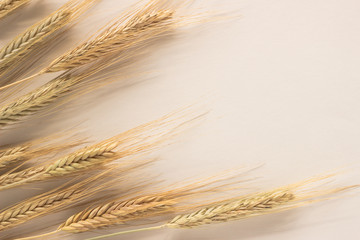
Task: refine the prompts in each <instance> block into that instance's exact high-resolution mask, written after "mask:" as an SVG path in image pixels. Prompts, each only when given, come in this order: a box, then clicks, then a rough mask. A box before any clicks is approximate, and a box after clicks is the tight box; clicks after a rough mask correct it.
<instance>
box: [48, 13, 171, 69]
mask: <svg viewBox="0 0 360 240" xmlns="http://www.w3.org/2000/svg"><path fill="white" fill-rule="evenodd" d="M172 15H173V11H171V10H161V11H152V12H149V13H146V12H145V13H143V12H141V13H140V14H138V15H135V16H134V17H132V18H131V19H130V20H129V21H128V22H127V23H126V24H125V25H124V26H121V25H120V26H116V27H114V26H110V27H109V28H108V29H106V30H105V31H104V32H102V33H101V34H100V35H99V36H97V37H96V38H95V39H93V40H90V41H88V42H85V43H83V44H81V45H80V46H78V47H76V48H75V49H73V50H71V51H70V52H68V53H66V54H64V55H62V56H60V57H59V58H57V59H55V60H54V61H53V62H52V63H51V64H50V65H49V67H47V68H46V69H45V70H44V71H43V72H57V71H62V70H68V69H72V68H75V67H79V66H82V65H85V64H87V63H90V62H93V61H95V60H97V59H99V58H101V57H104V56H107V55H109V54H111V53H114V52H119V51H122V50H125V49H127V48H129V47H130V46H132V45H134V44H136V43H137V40H139V37H141V36H142V35H143V34H144V33H148V34H150V35H151V37H154V36H156V35H157V34H158V33H159V32H163V31H165V30H167V29H168V27H167V26H166V25H168V24H170V22H169V21H167V20H170V19H171V17H172ZM142 37H143V38H144V36H142ZM139 41H140V40H139Z"/></svg>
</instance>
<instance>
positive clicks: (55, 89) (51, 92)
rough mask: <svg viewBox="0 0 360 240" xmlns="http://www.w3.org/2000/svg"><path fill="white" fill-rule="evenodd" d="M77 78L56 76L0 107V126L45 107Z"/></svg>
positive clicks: (65, 91) (67, 89)
mask: <svg viewBox="0 0 360 240" xmlns="http://www.w3.org/2000/svg"><path fill="white" fill-rule="evenodd" d="M76 80H77V78H76V77H71V76H70V75H66V76H62V77H59V78H56V79H54V80H52V81H50V82H48V83H47V84H45V85H43V86H42V87H40V88H38V89H36V90H34V91H32V92H30V93H28V94H26V95H24V96H22V97H20V98H19V99H17V100H15V101H14V102H12V103H10V104H8V105H6V106H4V107H2V108H1V109H0V127H4V126H7V125H9V124H14V123H16V122H18V121H20V120H21V119H23V118H25V117H27V116H30V115H32V114H34V113H36V112H38V111H40V110H41V109H43V108H45V107H46V106H48V105H49V104H51V103H52V102H54V101H55V100H56V99H58V98H60V97H62V96H63V95H64V94H66V93H67V92H69V91H70V88H71V86H72V85H73V84H74V82H75V81H76Z"/></svg>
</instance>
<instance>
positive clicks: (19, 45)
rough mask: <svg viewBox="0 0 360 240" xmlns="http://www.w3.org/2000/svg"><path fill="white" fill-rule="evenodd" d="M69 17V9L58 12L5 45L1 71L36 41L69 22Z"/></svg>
mask: <svg viewBox="0 0 360 240" xmlns="http://www.w3.org/2000/svg"><path fill="white" fill-rule="evenodd" d="M69 17H70V13H69V12H68V11H61V12H57V13H56V14H54V15H52V16H50V17H49V18H47V19H45V20H44V21H42V22H41V23H40V24H38V25H36V26H34V27H32V28H29V29H28V30H27V31H25V32H24V33H23V34H21V35H20V36H18V37H17V38H16V39H14V40H13V41H12V42H10V43H9V44H8V45H6V46H5V47H3V48H2V49H1V50H0V71H2V70H4V69H6V68H7V67H8V66H9V65H11V64H12V63H13V62H15V61H17V57H18V56H21V55H23V54H25V53H26V51H27V50H28V49H30V48H31V47H32V46H33V45H34V44H35V43H37V42H39V41H41V40H42V39H43V38H44V37H46V36H47V35H49V34H50V33H52V32H54V31H55V30H57V29H58V28H60V27H61V26H63V25H64V24H65V23H67V22H68V20H69Z"/></svg>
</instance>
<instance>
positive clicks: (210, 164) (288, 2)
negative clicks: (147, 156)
mask: <svg viewBox="0 0 360 240" xmlns="http://www.w3.org/2000/svg"><path fill="white" fill-rule="evenodd" d="M64 2H65V1H63V0H61V1H55V0H38V1H37V0H34V1H32V2H31V4H30V5H28V6H26V7H24V8H23V9H21V10H19V11H18V12H17V13H15V14H13V15H11V16H9V17H8V18H6V19H4V20H3V21H2V22H0V29H1V34H0V44H1V45H4V44H5V43H6V42H8V41H9V40H11V39H12V38H13V37H14V36H16V35H17V34H19V33H20V32H21V31H23V30H24V29H25V28H26V27H27V26H29V25H31V24H33V23H35V22H36V21H38V20H40V19H41V18H43V17H45V16H46V15H47V14H49V13H50V12H52V11H54V10H55V9H56V8H57V7H59V6H61V5H62V4H63V3H64ZM133 3H135V1H134V0H121V1H119V0H103V1H101V2H100V3H99V4H97V5H96V6H95V7H94V8H93V9H92V10H91V11H90V13H89V15H88V16H87V17H86V18H83V19H82V20H81V21H80V22H79V24H78V25H76V26H75V27H74V28H73V29H72V30H70V31H69V33H68V34H67V37H66V38H65V39H64V40H63V42H62V45H61V46H59V47H58V48H56V49H54V51H53V52H54V55H56V54H55V53H61V52H63V51H64V50H66V49H69V48H70V47H71V46H75V45H76V43H78V42H79V41H80V40H83V39H85V38H86V37H88V36H90V35H91V34H92V33H94V32H96V31H97V30H98V29H99V28H100V27H101V26H102V25H103V24H105V23H106V22H108V21H109V20H111V19H113V18H114V17H115V16H117V15H119V14H120V13H121V12H122V11H124V10H126V9H127V8H128V7H130V6H131V5H132V4H133ZM188 9H189V13H191V14H198V13H201V14H204V15H207V14H208V15H211V16H214V15H216V16H220V18H219V19H218V20H214V19H213V18H212V19H213V20H214V21H210V22H207V23H206V22H205V23H201V24H194V25H191V26H187V27H186V28H182V29H179V30H177V31H174V32H173V33H172V34H171V36H169V37H167V38H166V39H165V40H163V41H161V42H159V43H157V44H156V47H154V48H152V49H151V51H149V52H148V53H146V54H145V55H146V56H144V57H142V59H141V61H139V63H138V64H137V65H136V67H135V69H133V70H134V71H135V72H136V73H139V76H138V77H132V79H130V80H127V81H125V82H116V83H115V84H113V85H111V86H106V87H104V88H102V89H99V90H97V91H96V92H93V93H91V94H88V95H86V96H84V97H82V98H81V99H82V100H81V99H79V100H77V101H75V102H73V103H71V104H69V105H68V107H69V108H71V107H74V108H75V110H74V109H73V110H72V111H69V112H67V113H66V112H65V113H63V114H61V113H60V114H57V116H54V117H52V118H43V119H37V120H36V121H33V122H31V121H30V122H28V123H25V124H23V125H19V126H17V127H16V129H14V130H12V131H8V132H6V133H5V135H3V136H2V137H1V138H0V141H1V143H2V144H5V143H14V142H17V141H20V140H21V139H23V138H24V137H25V138H26V137H27V138H31V136H32V134H33V132H34V131H40V130H41V131H42V134H43V135H44V134H45V133H47V132H53V131H62V130H63V129H66V128H71V127H74V126H79V127H80V128H81V129H84V130H85V132H86V135H88V136H91V137H92V138H93V139H95V140H101V139H104V138H106V137H110V136H112V135H114V134H116V133H120V132H122V131H124V130H127V129H129V128H131V127H135V126H137V125H139V124H142V123H145V122H147V121H150V120H153V119H156V118H158V117H160V116H162V115H164V114H166V113H169V112H172V111H174V110H177V109H178V108H180V107H183V106H186V105H188V104H193V103H200V104H201V105H204V106H205V108H206V109H208V110H210V111H209V114H207V116H206V117H205V120H204V121H202V122H201V124H199V125H197V126H196V127H194V128H193V129H191V130H189V131H186V133H184V134H182V135H180V136H178V137H176V139H174V141H173V142H174V143H173V144H170V145H169V146H166V147H164V148H163V149H161V150H160V151H159V152H158V153H157V156H158V157H159V158H160V161H159V162H158V163H157V164H156V165H155V166H154V167H153V168H152V171H153V173H155V174H159V175H160V176H159V177H160V178H161V179H165V180H166V181H169V182H176V181H181V180H182V179H185V178H189V177H194V176H195V177H197V176H204V175H205V176H206V175H211V174H216V173H217V172H219V171H221V170H227V169H232V168H239V167H240V166H249V167H252V166H259V165H262V167H260V168H259V169H258V170H256V171H254V172H252V173H251V176H252V177H254V178H255V177H256V178H257V180H256V181H255V183H254V184H253V185H254V186H256V187H257V189H263V190H265V189H268V188H271V187H277V186H280V185H284V184H290V183H293V182H296V181H301V180H304V179H306V178H308V177H311V176H314V175H317V174H322V173H327V172H329V171H334V170H338V169H345V170H346V171H344V172H343V173H342V174H341V175H340V176H339V180H337V181H334V182H333V183H332V184H333V186H341V185H342V184H343V185H344V184H345V185H346V184H358V183H359V182H360V176H359V164H358V162H359V157H360V148H359V138H360V124H359V123H360V112H359V109H360V94H359V93H360V81H359V79H360V78H359V77H360V68H359V63H360V44H359V42H360V26H359V22H360V15H359V11H360V2H359V1H356V0H344V1H336V0H311V1H310V0H196V1H195V2H194V4H193V5H192V6H190V7H189V8H188ZM48 79H51V76H45V77H42V78H40V80H41V81H45V80H48ZM40 80H39V81H40ZM34 84H35V85H36V84H39V83H38V82H37V81H35V83H34ZM31 195H33V192H32V191H31V190H29V189H23V190H15V191H12V192H11V193H9V194H7V195H4V194H2V195H1V196H0V197H1V201H2V203H1V204H2V207H4V206H5V205H6V204H8V203H9V202H14V201H16V199H19V200H20V199H21V198H20V197H24V196H31ZM3 199H4V201H3ZM359 201H360V197H359V194H356V191H355V194H352V195H350V196H347V197H345V198H340V199H336V200H332V201H325V202H321V203H317V204H313V205H309V206H306V207H303V208H299V209H294V210H291V211H287V212H282V213H277V214H271V215H266V216H260V217H255V218H251V219H247V220H241V221H236V222H231V223H227V224H220V225H214V226H207V227H204V228H200V229H197V230H159V231H154V232H148V233H139V234H133V235H131V236H130V235H128V236H122V237H114V238H112V239H136V240H155V239H157V240H158V239H163V240H182V239H187V240H205V239H206V240H218V239H227V240H240V239H241V240H251V239H256V240H265V239H266V240H273V239H274V240H275V239H276V240H287V239H293V240H298V239H328V240H337V239H359V238H360V233H359V230H358V226H359V221H360V220H359V216H360V207H359V204H358V203H359ZM5 202H6V203H5ZM59 217H62V219H63V218H64V216H59ZM36 221H38V222H36ZM34 222H35V225H41V224H42V223H44V220H41V219H40V220H35V221H34ZM116 230H117V229H115V231H116ZM111 231H114V230H106V231H102V232H100V233H108V232H111ZM98 233H99V232H98ZM93 235H94V234H93V233H92V234H90V235H81V236H78V237H73V238H70V237H69V239H83V238H84V237H85V236H93ZM0 238H1V237H0Z"/></svg>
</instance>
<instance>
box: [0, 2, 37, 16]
mask: <svg viewBox="0 0 360 240" xmlns="http://www.w3.org/2000/svg"><path fill="white" fill-rule="evenodd" d="M28 2H30V0H0V19H1V18H3V17H5V16H7V15H9V14H10V13H12V12H13V11H15V10H16V9H18V8H20V7H22V6H24V5H25V4H27V3H28Z"/></svg>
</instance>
